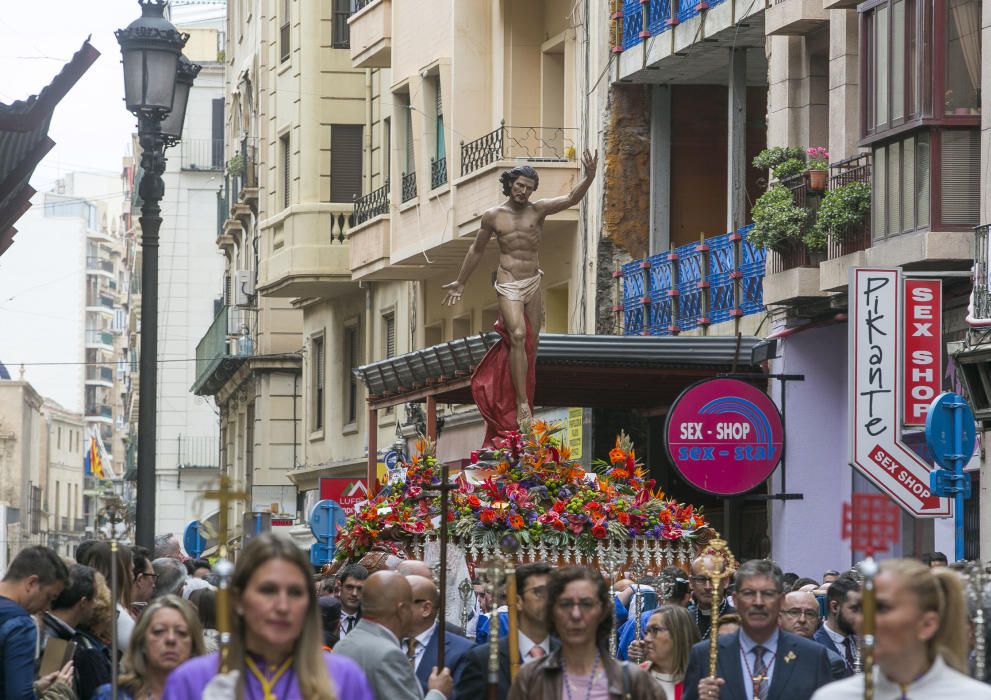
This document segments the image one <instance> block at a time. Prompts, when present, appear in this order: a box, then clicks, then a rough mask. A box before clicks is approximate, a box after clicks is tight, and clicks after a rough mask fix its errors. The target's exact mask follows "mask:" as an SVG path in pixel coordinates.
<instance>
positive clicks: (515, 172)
mask: <svg viewBox="0 0 991 700" xmlns="http://www.w3.org/2000/svg"><path fill="white" fill-rule="evenodd" d="M518 177H528V178H530V179H531V180H533V191H534V192H536V191H537V187H539V186H540V176H539V175H538V174H537V171H536V170H534V169H533V168H531V167H530V166H529V165H517V166H516V167H515V168H513V169H512V170H507V171H506V172H504V173H503V174H502V175H500V176H499V182H501V183H502V193H503V194H504V195H506V196H507V197H508V196H509V193H510V191H511V190H512V187H513V183H514V182H516V178H518Z"/></svg>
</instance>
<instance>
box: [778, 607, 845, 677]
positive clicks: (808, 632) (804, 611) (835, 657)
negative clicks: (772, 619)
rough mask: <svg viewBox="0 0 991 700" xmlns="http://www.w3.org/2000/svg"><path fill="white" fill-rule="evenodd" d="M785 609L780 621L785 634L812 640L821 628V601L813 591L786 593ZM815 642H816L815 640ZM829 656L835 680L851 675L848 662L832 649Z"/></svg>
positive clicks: (829, 650)
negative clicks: (788, 633)
mask: <svg viewBox="0 0 991 700" xmlns="http://www.w3.org/2000/svg"><path fill="white" fill-rule="evenodd" d="M783 607H784V609H783V610H782V611H781V617H780V619H779V621H778V624H779V626H780V627H781V629H783V630H784V631H785V632H791V633H792V634H797V635H798V636H799V637H805V638H806V639H812V637H813V635H814V634H815V633H816V630H817V629H818V628H819V601H818V600H816V597H815V594H814V593H812V592H811V591H792V592H791V593H786V594H785V598H784V605H783ZM813 641H815V640H813ZM826 654H828V655H829V668H830V670H831V671H832V672H833V680H837V681H838V680H839V679H841V678H846V677H847V676H849V675H851V673H852V671H851V670H849V669H848V668H847V665H846V661H844V660H843V657H842V656H840V655H839V654H837V653H836V652H835V651H833V650H832V649H828V648H827V649H826Z"/></svg>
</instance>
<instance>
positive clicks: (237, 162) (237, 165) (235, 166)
mask: <svg viewBox="0 0 991 700" xmlns="http://www.w3.org/2000/svg"><path fill="white" fill-rule="evenodd" d="M243 172H244V156H242V155H241V154H240V153H238V154H237V155H236V156H234V157H233V158H231V159H230V160H229V161H227V174H228V175H233V176H235V177H236V176H238V175H241V174H242V173H243Z"/></svg>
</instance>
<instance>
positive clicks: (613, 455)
mask: <svg viewBox="0 0 991 700" xmlns="http://www.w3.org/2000/svg"><path fill="white" fill-rule="evenodd" d="M609 461H610V462H613V463H615V462H625V461H626V453H625V452H623V450H621V449H620V448H619V447H614V448H612V449H611V450H609Z"/></svg>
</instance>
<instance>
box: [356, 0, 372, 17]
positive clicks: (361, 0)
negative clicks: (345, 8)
mask: <svg viewBox="0 0 991 700" xmlns="http://www.w3.org/2000/svg"><path fill="white" fill-rule="evenodd" d="M373 2H375V0H351V14H352V15H353V14H354V13H355V12H357V11H358V10H362V9H364V8H365V6H366V5H371V4H372V3H373Z"/></svg>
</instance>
